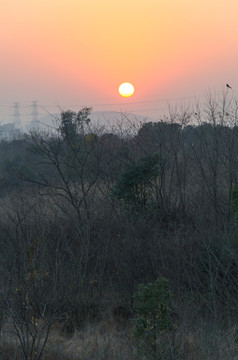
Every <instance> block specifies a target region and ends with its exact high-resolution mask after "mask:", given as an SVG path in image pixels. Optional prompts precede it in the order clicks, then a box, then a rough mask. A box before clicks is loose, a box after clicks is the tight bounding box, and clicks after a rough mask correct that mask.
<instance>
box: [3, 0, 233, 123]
mask: <svg viewBox="0 0 238 360" xmlns="http://www.w3.org/2000/svg"><path fill="white" fill-rule="evenodd" d="M237 17H238V1H237V0H229V1H228V0H120V1H112V0H39V1H32V0H0V81H1V82H0V122H5V121H6V120H9V119H11V117H10V114H11V113H12V112H13V109H11V108H10V106H11V105H12V103H13V102H14V101H19V102H20V104H21V106H22V108H21V112H22V114H23V115H24V114H27V113H30V112H31V108H30V107H29V106H30V105H31V101H32V100H38V102H39V104H41V105H43V106H45V107H46V108H47V109H48V110H49V111H52V112H53V111H54V107H55V104H57V103H58V104H59V105H60V106H62V107H67V108H68V107H71V108H73V109H75V106H77V105H78V108H80V107H81V106H84V105H94V109H95V110H117V111H118V110H119V111H120V110H128V111H134V112H138V113H140V114H142V112H143V114H146V113H149V111H151V109H158V110H161V109H162V108H163V107H166V103H165V102H163V100H164V99H166V98H174V97H175V98H177V97H183V96H194V95H196V96H197V97H199V96H201V95H202V94H203V93H204V92H205V91H206V90H208V89H210V90H214V89H216V90H220V89H221V88H222V87H223V86H224V85H225V84H226V83H229V84H230V85H231V86H232V88H233V89H232V91H233V93H234V95H235V96H237V95H238V69H237V67H238V65H237V64H238V20H237ZM124 81H129V82H131V83H133V84H134V86H135V94H134V95H133V96H132V97H131V98H129V99H128V98H127V99H125V98H122V97H120V95H119V94H118V86H119V85H120V83H122V82H124ZM154 100H155V101H157V100H158V102H149V101H154ZM159 100H162V101H159ZM133 102H136V104H131V103H133ZM137 102H138V103H137ZM139 102H144V103H139ZM118 103H119V104H118ZM97 104H98V106H97ZM101 104H118V105H107V106H101ZM130 104H131V105H130Z"/></svg>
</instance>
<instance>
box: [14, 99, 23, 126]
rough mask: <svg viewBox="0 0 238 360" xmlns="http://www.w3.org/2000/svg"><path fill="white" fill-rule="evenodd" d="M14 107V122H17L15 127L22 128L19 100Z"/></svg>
mask: <svg viewBox="0 0 238 360" xmlns="http://www.w3.org/2000/svg"><path fill="white" fill-rule="evenodd" d="M13 108H14V114H13V116H14V124H15V128H16V129H20V128H21V114H20V105H19V102H17V101H16V102H14V105H13Z"/></svg>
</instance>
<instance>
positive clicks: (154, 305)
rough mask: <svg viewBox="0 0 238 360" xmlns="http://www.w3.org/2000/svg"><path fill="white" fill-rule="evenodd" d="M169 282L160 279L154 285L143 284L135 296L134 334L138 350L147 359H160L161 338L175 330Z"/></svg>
mask: <svg viewBox="0 0 238 360" xmlns="http://www.w3.org/2000/svg"><path fill="white" fill-rule="evenodd" d="M170 296H171V293H170V291H169V290H168V281H167V280H166V279H165V278H163V277H160V278H158V279H157V280H156V281H155V282H153V283H148V284H146V285H144V284H141V285H139V287H138V291H137V292H136V293H135V295H134V305H133V308H134V310H135V312H136V318H135V325H134V334H135V339H136V343H137V349H138V352H139V353H140V354H143V355H144V356H145V357H146V358H152V359H160V356H161V355H162V354H163V349H162V347H161V341H159V340H161V337H165V336H166V335H167V334H168V333H169V332H170V331H171V330H172V328H173V326H172V322H171V319H170V315H169V314H170V308H169V300H170Z"/></svg>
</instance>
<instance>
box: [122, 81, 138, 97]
mask: <svg viewBox="0 0 238 360" xmlns="http://www.w3.org/2000/svg"><path fill="white" fill-rule="evenodd" d="M134 91H135V89H134V86H133V85H132V84H130V83H128V82H125V83H123V84H121V85H120V86H119V94H120V95H121V96H124V97H129V96H132V95H133V94H134Z"/></svg>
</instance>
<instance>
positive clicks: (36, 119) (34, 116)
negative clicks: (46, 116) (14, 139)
mask: <svg viewBox="0 0 238 360" xmlns="http://www.w3.org/2000/svg"><path fill="white" fill-rule="evenodd" d="M31 108H32V112H31V116H32V120H31V128H32V129H34V130H37V129H38V128H39V111H38V101H37V100H34V101H32V104H31Z"/></svg>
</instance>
